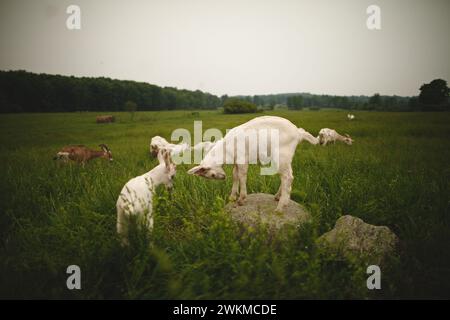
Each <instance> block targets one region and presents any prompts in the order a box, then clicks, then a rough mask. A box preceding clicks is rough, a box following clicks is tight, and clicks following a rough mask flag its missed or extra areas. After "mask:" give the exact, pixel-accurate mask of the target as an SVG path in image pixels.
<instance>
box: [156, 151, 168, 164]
mask: <svg viewBox="0 0 450 320" xmlns="http://www.w3.org/2000/svg"><path fill="white" fill-rule="evenodd" d="M165 153H166V150H165V149H159V150H158V155H157V157H158V161H159V164H163V163H164V161H165V160H164V154H165Z"/></svg>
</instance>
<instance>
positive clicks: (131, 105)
mask: <svg viewBox="0 0 450 320" xmlns="http://www.w3.org/2000/svg"><path fill="white" fill-rule="evenodd" d="M124 109H125V111H127V112H129V113H130V116H131V121H133V120H134V113H135V112H136V110H137V104H136V103H135V102H133V101H127V102H125V105H124Z"/></svg>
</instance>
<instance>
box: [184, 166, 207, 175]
mask: <svg viewBox="0 0 450 320" xmlns="http://www.w3.org/2000/svg"><path fill="white" fill-rule="evenodd" d="M206 171H208V168H205V167H203V166H196V167H193V168H192V169H190V170H189V171H188V172H187V173H188V174H194V175H196V176H202V175H204V174H205V172H206Z"/></svg>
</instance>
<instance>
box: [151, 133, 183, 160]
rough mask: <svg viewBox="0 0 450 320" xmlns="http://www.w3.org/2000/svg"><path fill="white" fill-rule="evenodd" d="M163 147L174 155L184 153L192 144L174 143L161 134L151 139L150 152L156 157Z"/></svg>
mask: <svg viewBox="0 0 450 320" xmlns="http://www.w3.org/2000/svg"><path fill="white" fill-rule="evenodd" d="M162 149H165V150H169V151H170V154H171V155H172V156H174V155H178V154H181V153H183V152H184V151H187V150H190V146H189V145H188V144H187V143H180V144H173V143H170V142H168V141H167V140H166V139H164V138H163V137H160V136H154V137H153V138H152V140H151V141H150V153H151V154H152V155H153V156H154V157H156V155H157V154H158V152H159V151H160V150H162Z"/></svg>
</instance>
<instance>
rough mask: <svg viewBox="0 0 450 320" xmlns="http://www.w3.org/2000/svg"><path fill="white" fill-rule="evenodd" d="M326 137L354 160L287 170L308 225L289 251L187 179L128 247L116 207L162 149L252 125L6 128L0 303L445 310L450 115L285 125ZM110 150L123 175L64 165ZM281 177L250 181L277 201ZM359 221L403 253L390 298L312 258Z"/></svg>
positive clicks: (102, 167) (336, 158)
mask: <svg viewBox="0 0 450 320" xmlns="http://www.w3.org/2000/svg"><path fill="white" fill-rule="evenodd" d="M265 114H276V115H279V116H283V117H286V118H288V119H289V120H291V121H292V122H293V123H295V124H296V125H297V126H300V127H303V128H305V129H306V130H308V131H310V132H312V133H313V134H317V132H318V131H319V129H320V128H324V127H330V128H335V129H337V130H338V131H339V132H342V133H349V134H350V135H351V136H352V137H353V138H354V139H355V143H354V145H353V146H347V145H343V144H336V145H330V146H327V147H320V146H312V145H309V144H301V145H299V146H298V147H297V153H296V156H295V158H294V161H293V169H294V176H295V179H294V183H293V193H292V198H293V199H294V200H296V201H298V202H300V203H302V204H304V205H305V206H306V207H307V208H308V209H309V210H310V212H311V214H312V215H313V222H312V223H311V224H308V225H306V226H305V227H304V228H302V229H299V230H297V231H296V232H294V233H292V234H291V235H290V236H289V237H288V238H287V239H284V240H279V241H271V242H269V241H267V239H266V235H265V233H264V232H262V231H254V232H250V233H248V234H243V235H242V234H240V232H239V229H238V227H237V226H236V225H235V224H234V223H232V221H231V220H230V219H229V217H228V216H227V214H226V213H225V212H223V207H224V204H225V203H226V201H227V200H226V199H227V196H228V194H229V192H230V190H231V179H230V174H231V168H230V167H226V171H227V174H228V178H227V180H226V181H225V182H224V181H207V180H204V179H201V178H198V177H194V176H188V175H187V174H186V171H187V169H188V168H189V166H179V167H178V172H177V177H176V181H175V189H174V192H173V194H172V195H171V196H169V195H168V194H167V193H166V192H165V190H164V189H163V188H161V189H159V190H158V192H157V197H156V203H155V208H154V214H155V229H154V232H153V233H152V234H150V235H147V234H145V233H142V232H141V233H137V234H136V236H135V237H134V238H133V241H132V245H131V246H130V248H127V249H123V248H122V247H121V246H120V244H119V241H118V239H117V237H116V234H115V219H116V212H115V202H116V199H117V196H118V194H119V192H120V189H121V188H122V186H123V185H124V184H125V182H127V181H128V180H129V179H130V178H132V177H134V176H136V175H140V174H142V173H144V172H146V171H148V170H150V169H151V168H153V166H155V164H156V162H157V160H155V159H153V158H151V157H150V156H149V152H148V144H149V141H150V138H151V137H152V136H154V135H161V136H164V137H166V138H169V137H170V134H171V132H172V130H174V129H176V128H186V129H189V130H191V132H192V130H193V121H194V120H203V128H204V130H205V129H207V128H219V129H221V130H224V129H226V128H231V127H233V126H235V125H238V124H240V123H243V122H244V121H246V120H248V119H250V118H253V117H254V116H255V115H223V114H219V113H217V112H213V111H200V113H199V115H196V116H193V114H192V113H191V112H188V111H176V112H139V113H137V114H136V115H135V117H134V120H133V121H132V120H131V117H130V115H129V114H126V113H118V114H116V117H117V118H118V121H117V122H116V123H114V124H103V125H98V124H96V123H95V116H96V114H95V113H70V114H69V113H65V114H20V115H1V116H0V139H1V143H0V162H1V168H2V169H1V180H0V188H1V190H0V197H1V199H0V235H1V239H0V241H1V242H0V297H19V298H74V299H77V298H127V299H128V298H130V299H163V298H181V299H184V298H191V299H206V298H209V299H216V298H224V299H227V298H243V299H245V298H250V299H252V298H262V299H266V298H274V299H284V298H290V299H298V298H450V218H449V215H450V183H449V181H450V162H449V159H450V114H449V113H381V112H359V113H358V112H357V113H355V115H356V119H355V120H354V121H352V122H350V121H348V120H347V118H346V113H345V112H340V111H319V112H313V111H297V112H294V111H276V112H266V113H265ZM80 143H81V144H86V145H89V146H91V147H96V146H97V145H98V144H100V143H105V144H107V145H108V146H109V147H110V149H111V150H112V152H113V156H114V160H115V161H114V162H113V163H107V162H106V161H102V159H97V160H95V161H93V162H92V163H90V164H88V165H87V166H85V167H84V168H83V167H80V166H77V165H58V164H57V163H55V161H53V160H52V157H53V156H54V154H55V152H56V151H58V149H59V148H60V147H62V146H64V145H67V144H80ZM278 184H279V179H278V177H276V176H273V177H272V176H259V174H258V168H257V167H252V168H251V169H250V174H249V179H248V191H249V193H252V192H268V193H275V192H276V191H277V189H278ZM344 214H350V215H353V216H357V217H360V218H362V219H363V220H364V221H366V222H368V223H371V224H375V225H387V226H389V227H390V228H391V229H392V230H393V231H394V232H395V233H396V234H397V235H398V236H399V238H400V241H401V245H400V253H399V258H398V259H397V261H396V262H395V263H394V264H393V265H392V267H391V268H390V269H389V270H387V271H385V272H383V275H382V290H379V291H376V292H373V291H369V290H367V288H366V277H367V275H366V273H365V271H366V269H365V268H366V266H361V265H358V264H353V263H351V262H346V261H342V260H340V259H336V258H335V257H331V256H327V255H326V254H324V253H323V252H321V250H320V249H319V248H318V247H317V246H316V245H315V240H316V239H317V237H318V236H320V235H321V234H322V233H323V232H325V231H328V230H329V229H331V228H332V227H333V226H334V223H335V221H336V220H337V218H339V217H340V216H342V215H344ZM71 264H76V265H79V266H80V267H81V272H82V290H73V291H69V290H68V289H67V288H66V278H67V276H68V275H67V274H66V268H67V266H68V265H71Z"/></svg>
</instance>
